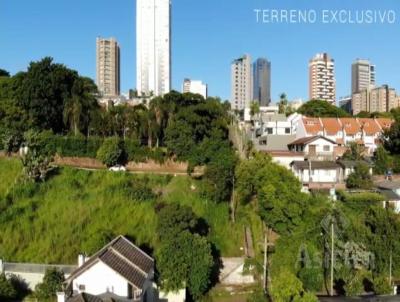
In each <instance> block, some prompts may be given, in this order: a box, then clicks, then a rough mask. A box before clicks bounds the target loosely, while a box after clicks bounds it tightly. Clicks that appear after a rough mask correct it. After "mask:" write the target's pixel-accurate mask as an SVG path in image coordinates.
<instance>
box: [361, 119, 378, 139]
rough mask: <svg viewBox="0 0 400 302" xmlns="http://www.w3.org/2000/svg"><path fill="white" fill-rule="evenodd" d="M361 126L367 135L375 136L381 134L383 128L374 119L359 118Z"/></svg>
mask: <svg viewBox="0 0 400 302" xmlns="http://www.w3.org/2000/svg"><path fill="white" fill-rule="evenodd" d="M358 122H359V124H360V125H361V127H362V129H364V132H365V133H366V134H367V135H374V134H378V133H380V132H381V128H380V127H379V125H378V123H377V121H376V120H375V119H372V118H359V119H358Z"/></svg>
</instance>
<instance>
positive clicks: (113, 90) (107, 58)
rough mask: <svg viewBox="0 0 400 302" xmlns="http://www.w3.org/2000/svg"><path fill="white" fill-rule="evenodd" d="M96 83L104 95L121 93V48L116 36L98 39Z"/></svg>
mask: <svg viewBox="0 0 400 302" xmlns="http://www.w3.org/2000/svg"><path fill="white" fill-rule="evenodd" d="M96 84H97V87H98V89H99V92H100V94H101V95H102V96H105V97H108V96H118V95H119V94H120V49H119V45H118V42H117V41H116V40H115V39H114V38H109V39H103V38H97V39H96Z"/></svg>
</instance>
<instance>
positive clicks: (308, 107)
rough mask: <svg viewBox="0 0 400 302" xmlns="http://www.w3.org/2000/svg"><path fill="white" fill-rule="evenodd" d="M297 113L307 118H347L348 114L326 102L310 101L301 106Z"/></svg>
mask: <svg viewBox="0 0 400 302" xmlns="http://www.w3.org/2000/svg"><path fill="white" fill-rule="evenodd" d="M298 112H299V113H301V114H303V115H305V116H309V117H347V116H349V114H348V113H347V112H346V111H344V110H343V109H341V108H338V107H336V106H334V105H332V104H330V103H329V102H327V101H323V100H311V101H309V102H307V103H305V104H304V105H303V106H301V107H300V108H299V110H298Z"/></svg>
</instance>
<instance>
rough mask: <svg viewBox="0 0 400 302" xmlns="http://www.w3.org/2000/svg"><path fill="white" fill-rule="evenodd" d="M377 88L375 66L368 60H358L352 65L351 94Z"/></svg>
mask: <svg viewBox="0 0 400 302" xmlns="http://www.w3.org/2000/svg"><path fill="white" fill-rule="evenodd" d="M374 87H375V65H372V64H371V62H370V61H368V60H361V59H357V60H356V61H355V62H354V63H353V64H352V65H351V93H352V94H354V93H358V92H361V91H363V90H364V89H372V88H374Z"/></svg>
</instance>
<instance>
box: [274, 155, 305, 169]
mask: <svg viewBox="0 0 400 302" xmlns="http://www.w3.org/2000/svg"><path fill="white" fill-rule="evenodd" d="M302 160H304V156H275V155H274V156H272V161H273V162H274V163H277V164H278V165H281V166H283V167H285V168H287V169H289V170H290V164H291V163H292V162H293V161H302Z"/></svg>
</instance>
